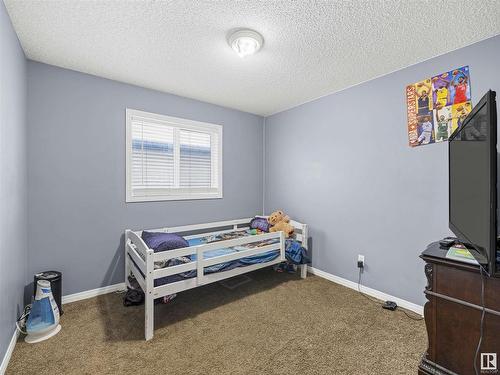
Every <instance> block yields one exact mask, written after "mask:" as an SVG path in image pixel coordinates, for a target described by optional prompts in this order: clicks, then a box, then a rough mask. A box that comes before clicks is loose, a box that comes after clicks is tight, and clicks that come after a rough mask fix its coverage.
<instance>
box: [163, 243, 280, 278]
mask: <svg viewBox="0 0 500 375" xmlns="http://www.w3.org/2000/svg"><path fill="white" fill-rule="evenodd" d="M188 242H189V246H196V245H201V244H204V243H206V241H205V239H204V238H194V239H191V240H189V241H188ZM276 242H277V241H276ZM245 250H248V249H245ZM237 252H238V250H237V249H235V248H221V249H215V250H209V251H206V252H205V253H204V254H205V257H204V259H210V258H215V257H218V256H221V255H227V254H233V253H237ZM279 255H280V252H279V250H270V251H266V252H265V253H261V254H257V255H253V256H249V257H245V258H240V259H235V260H231V261H228V262H223V263H218V264H214V265H212V266H209V267H205V268H204V272H203V273H204V274H205V275H208V274H211V273H216V272H222V271H229V270H232V269H234V268H237V267H246V266H250V265H252V264H258V263H266V262H270V261H271V260H274V259H276V258H277V257H279ZM189 259H190V260H196V254H193V255H191V256H190V257H189ZM182 263H183V262H179V263H178V264H182ZM195 276H196V270H191V271H188V272H183V273H180V274H176V275H171V276H165V277H162V278H159V279H155V281H154V285H155V287H156V286H160V285H165V284H169V283H173V282H176V281H180V280H185V279H190V278H193V277H195Z"/></svg>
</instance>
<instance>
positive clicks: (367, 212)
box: [264, 36, 500, 304]
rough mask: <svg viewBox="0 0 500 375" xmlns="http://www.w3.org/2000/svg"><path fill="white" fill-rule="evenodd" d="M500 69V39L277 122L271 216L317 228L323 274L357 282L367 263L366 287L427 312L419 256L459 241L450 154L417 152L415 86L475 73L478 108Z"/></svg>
mask: <svg viewBox="0 0 500 375" xmlns="http://www.w3.org/2000/svg"><path fill="white" fill-rule="evenodd" d="M498 61H500V37H499V36H497V37H495V38H492V39H489V40H486V41H483V42H480V43H477V44H475V45H473V46H470V47H466V48H463V49H460V50H458V51H454V52H451V53H448V54H446V55H443V56H440V57H437V58H434V59H431V60H429V61H426V62H423V63H420V64H417V65H414V66H411V67H409V68H406V69H403V70H401V71H398V72H395V73H391V74H389V75H386V76H384V77H381V78H378V79H375V80H372V81H369V82H366V83H363V84H360V85H358V86H355V87H352V88H349V89H347V90H344V91H341V92H338V93H334V94H331V95H329V96H326V97H323V98H320V99H318V100H315V101H312V102H309V103H306V104H304V105H301V106H299V107H296V108H293V109H290V110H287V111H285V112H281V113H279V114H276V115H273V116H271V117H269V118H267V119H266V125H265V132H266V134H265V137H266V146H265V149H266V156H265V163H266V171H265V181H266V184H265V189H264V191H265V202H264V204H265V207H266V211H268V212H270V211H272V210H274V209H277V208H283V209H284V210H285V211H287V212H289V213H290V214H292V215H293V216H294V217H296V218H297V219H298V220H300V221H304V222H306V223H309V224H310V227H311V236H312V246H313V266H314V267H317V268H318V269H320V270H323V271H326V272H329V273H331V274H334V275H337V276H340V277H343V278H346V279H348V280H351V281H355V282H357V276H358V270H357V268H356V261H357V255H358V254H364V255H365V257H366V259H365V263H366V268H365V272H364V274H363V280H364V284H365V285H367V286H369V287H372V288H375V289H378V290H380V291H383V292H386V293H389V294H391V295H394V296H396V297H400V298H403V299H406V300H408V301H411V302H414V303H417V304H423V303H424V297H423V293H422V290H423V288H424V285H425V278H424V272H423V262H422V261H421V260H420V259H419V258H418V256H419V254H420V252H421V251H422V250H424V249H425V247H426V245H427V244H428V243H430V242H431V241H435V240H437V239H439V238H442V237H443V236H446V235H449V234H450V232H449V230H448V176H447V173H448V155H447V144H446V143H441V144H434V145H428V146H422V147H419V148H415V149H412V148H410V147H409V146H408V137H407V133H406V107H405V87H406V85H407V84H409V83H412V82H416V81H419V80H421V79H424V78H427V77H429V76H432V75H434V74H438V73H441V72H444V71H448V70H450V69H453V68H456V67H460V66H463V65H469V66H470V73H471V83H472V86H471V87H472V99H473V103H477V101H478V100H479V99H480V98H481V96H482V95H483V94H484V93H485V92H486V91H487V90H488V89H490V88H492V89H494V90H495V89H496V90H497V91H498V92H500V73H499V70H498ZM356 63H359V62H356ZM363 63H365V62H363ZM366 63H369V62H366ZM292 172H293V173H292Z"/></svg>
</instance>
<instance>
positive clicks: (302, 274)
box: [299, 264, 307, 279]
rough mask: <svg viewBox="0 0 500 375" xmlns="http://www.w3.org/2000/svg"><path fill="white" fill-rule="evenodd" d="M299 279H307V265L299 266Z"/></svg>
mask: <svg viewBox="0 0 500 375" xmlns="http://www.w3.org/2000/svg"><path fill="white" fill-rule="evenodd" d="M299 267H300V277H301V278H302V279H305V278H306V277H307V264H301V265H300V266H299Z"/></svg>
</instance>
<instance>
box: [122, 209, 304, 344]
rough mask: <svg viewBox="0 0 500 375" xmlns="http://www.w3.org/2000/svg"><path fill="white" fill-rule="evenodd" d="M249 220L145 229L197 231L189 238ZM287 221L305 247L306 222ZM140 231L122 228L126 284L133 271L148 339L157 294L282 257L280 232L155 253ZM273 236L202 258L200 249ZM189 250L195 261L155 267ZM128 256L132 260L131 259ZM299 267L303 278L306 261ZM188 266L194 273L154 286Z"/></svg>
mask: <svg viewBox="0 0 500 375" xmlns="http://www.w3.org/2000/svg"><path fill="white" fill-rule="evenodd" d="M263 217H265V216H263ZM251 220H252V218H247V219H239V220H229V221H219V222H213V223H206V224H194V225H185V226H179V227H170V228H160V229H150V230H148V231H151V232H164V233H179V234H181V235H182V234H183V233H186V234H189V232H191V233H192V232H196V233H197V234H192V235H186V236H184V238H185V239H187V240H189V239H192V238H198V237H204V236H207V235H214V234H222V233H227V232H232V231H234V230H246V229H248V228H249V223H250V221H251ZM290 224H291V225H293V227H294V228H295V235H294V238H295V240H297V241H299V242H301V243H302V246H303V247H305V248H306V249H307V239H308V233H307V224H302V223H299V222H296V221H293V220H291V221H290ZM215 229H217V230H215ZM205 230H212V231H210V232H205ZM202 231H203V233H200V232H202ZM141 235H142V230H141V231H132V230H129V229H127V230H125V284H126V285H127V286H129V282H128V276H129V275H130V273H132V274H133V275H134V276H135V278H136V280H137V282H138V283H139V285H140V286H141V288H142V290H143V291H144V295H145V309H144V312H145V313H144V315H145V319H144V334H145V337H146V340H151V339H152V338H153V329H154V300H155V299H156V298H160V297H163V296H167V295H169V294H173V293H177V292H181V291H183V290H188V289H192V288H196V287H198V286H201V285H206V284H210V283H213V282H216V281H220V280H224V279H227V278H230V277H233V276H236V275H241V274H244V273H247V272H252V271H254V270H257V269H259V268H264V267H269V266H271V265H274V264H277V263H280V262H283V261H284V260H285V237H284V234H283V232H274V233H263V234H257V235H253V236H245V237H241V238H236V239H231V240H225V241H218V242H212V243H207V244H201V245H196V246H190V247H184V248H181V249H176V250H169V251H163V252H158V253H155V252H154V251H153V250H152V249H150V248H148V246H147V245H146V244H145V243H144V241H143V240H142V238H141ZM274 238H275V239H279V242H277V243H274V244H270V245H266V246H262V247H257V248H253V249H248V250H243V251H238V252H236V253H232V254H227V255H221V256H217V257H213V258H209V259H204V256H203V253H204V252H205V251H208V250H214V249H219V248H229V247H233V246H239V245H244V244H249V243H253V242H259V241H264V240H269V239H274ZM270 250H280V256H279V257H277V258H276V259H273V260H271V261H269V262H265V263H258V264H254V265H250V266H246V267H238V268H234V269H232V270H229V271H221V272H216V273H211V274H207V275H204V274H203V269H204V267H208V266H211V265H214V264H219V263H223V262H228V261H231V260H236V259H240V258H245V257H248V256H252V255H257V254H260V253H264V252H267V251H270ZM191 254H196V260H195V261H191V262H189V263H185V264H180V265H177V266H171V267H166V268H161V269H154V263H155V262H158V261H166V260H168V259H172V258H177V257H181V256H187V255H191ZM131 260H133V262H132V261H131ZM299 268H300V275H301V277H302V278H305V277H306V275H307V265H305V264H303V265H300V266H299ZM190 270H196V271H197V272H196V276H195V277H193V278H190V279H186V280H181V281H177V282H173V283H168V284H164V285H161V286H157V287H155V286H154V280H155V279H158V278H162V277H165V276H170V275H175V274H178V273H181V272H187V271H190ZM141 272H142V273H141ZM142 275H145V277H143V276H142Z"/></svg>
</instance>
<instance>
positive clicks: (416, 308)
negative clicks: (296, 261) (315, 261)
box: [308, 266, 424, 316]
mask: <svg viewBox="0 0 500 375" xmlns="http://www.w3.org/2000/svg"><path fill="white" fill-rule="evenodd" d="M308 271H309V272H310V273H312V274H313V275H316V276H319V277H322V278H324V279H327V280H329V281H332V282H334V283H337V284H340V285H343V286H346V287H348V288H351V289H354V290H356V291H357V290H358V284H357V283H355V282H353V281H350V280H347V279H344V278H342V277H339V276H335V275H332V274H331V273H328V272H325V271H321V270H319V269H317V268H314V267H311V266H309V267H308ZM360 290H361V291H362V292H363V293H365V294H368V295H369V296H372V297H374V298H377V299H379V300H382V301H394V302H396V303H397V304H398V306H401V307H402V308H405V309H407V310H410V311H413V312H414V313H417V314H419V315H421V316H423V315H424V307H423V306H420V305H417V304H415V303H413V302H409V301H406V300H404V299H401V298H398V297H394V296H391V295H390V294H387V293H384V292H381V291H379V290H376V289H372V288H368V287H367V286H363V285H361V287H360Z"/></svg>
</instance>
